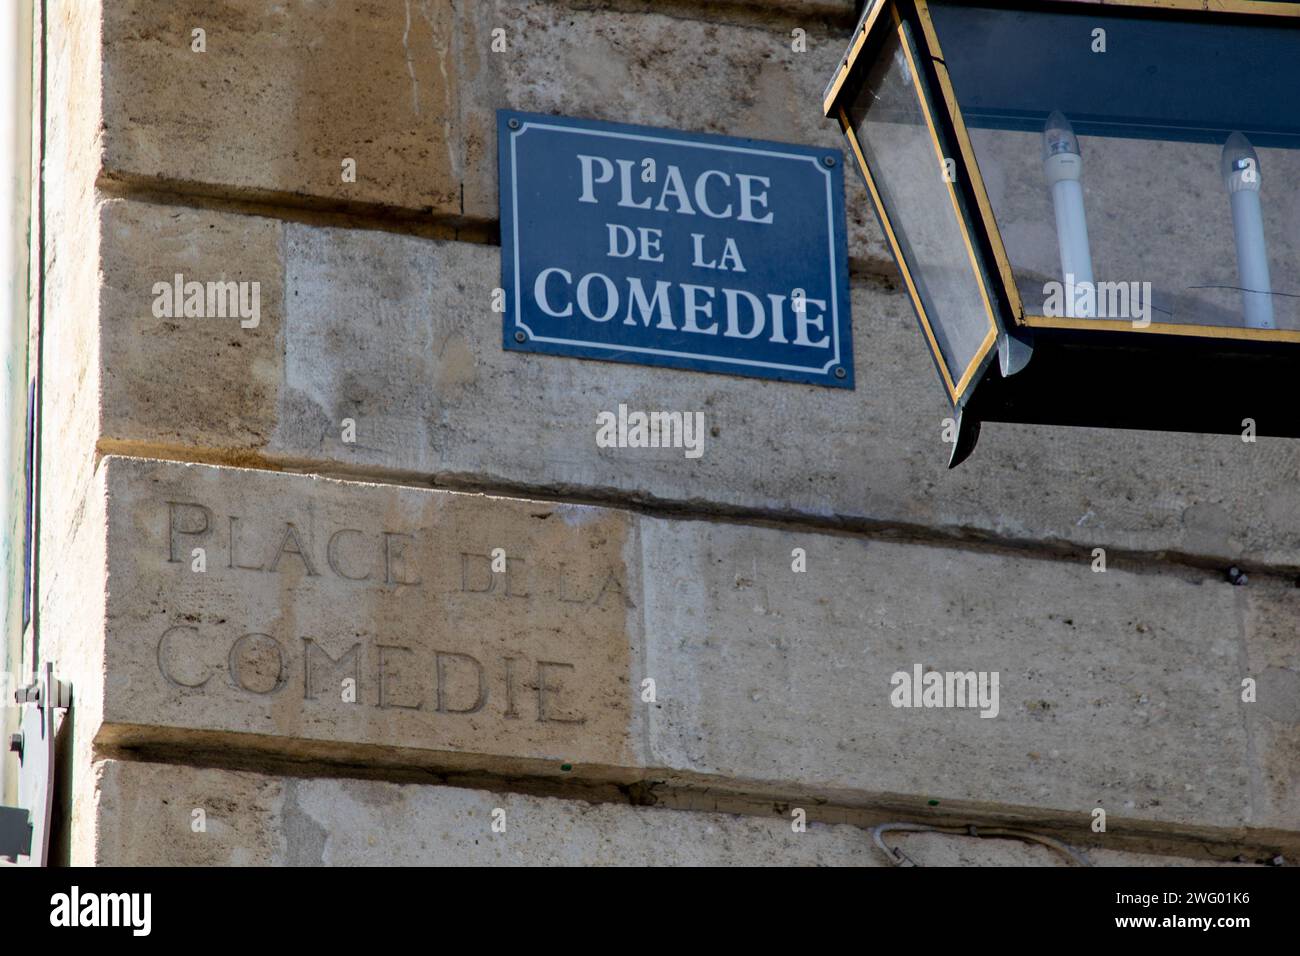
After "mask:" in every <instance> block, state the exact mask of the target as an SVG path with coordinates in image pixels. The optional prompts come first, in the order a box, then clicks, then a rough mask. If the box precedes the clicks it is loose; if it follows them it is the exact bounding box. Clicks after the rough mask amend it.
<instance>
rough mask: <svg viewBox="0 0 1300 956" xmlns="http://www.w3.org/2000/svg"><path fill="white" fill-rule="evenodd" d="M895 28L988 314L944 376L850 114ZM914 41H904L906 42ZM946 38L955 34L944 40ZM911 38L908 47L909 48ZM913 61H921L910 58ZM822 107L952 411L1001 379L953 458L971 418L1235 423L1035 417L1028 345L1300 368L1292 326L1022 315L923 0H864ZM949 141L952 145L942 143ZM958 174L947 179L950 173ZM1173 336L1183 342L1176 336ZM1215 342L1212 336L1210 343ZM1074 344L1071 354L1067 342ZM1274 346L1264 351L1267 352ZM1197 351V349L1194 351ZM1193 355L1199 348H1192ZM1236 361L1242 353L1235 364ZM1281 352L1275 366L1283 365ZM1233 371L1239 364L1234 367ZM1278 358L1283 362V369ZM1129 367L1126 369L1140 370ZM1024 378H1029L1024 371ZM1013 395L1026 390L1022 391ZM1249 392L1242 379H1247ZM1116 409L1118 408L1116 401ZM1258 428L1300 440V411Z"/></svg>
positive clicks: (1229, 8) (1252, 5)
mask: <svg viewBox="0 0 1300 956" xmlns="http://www.w3.org/2000/svg"><path fill="white" fill-rule="evenodd" d="M975 5H979V6H989V7H995V8H1005V9H1009V10H1014V9H1029V10H1030V11H1031V13H1032V11H1033V10H1040V9H1041V10H1043V11H1044V12H1058V13H1059V12H1082V11H1083V10H1086V9H1088V8H1094V9H1095V10H1096V11H1097V13H1098V14H1105V15H1112V16H1113V15H1115V14H1117V13H1118V12H1119V11H1128V12H1130V13H1132V14H1134V15H1142V14H1143V12H1144V11H1145V12H1146V14H1147V16H1148V17H1149V18H1152V19H1158V18H1159V17H1160V16H1162V15H1169V16H1170V17H1173V18H1179V19H1183V20H1186V19H1189V18H1201V17H1204V18H1206V21H1207V22H1223V21H1224V20H1225V18H1226V19H1236V18H1243V22H1254V23H1266V24H1268V25H1274V24H1279V25H1280V24H1283V23H1290V24H1295V25H1296V26H1297V27H1300V4H1297V3H1280V2H1271V0H1050V2H1045V3H1043V4H1041V5H1040V4H1035V5H1032V6H1030V7H1026V5H1025V4H1023V3H1018V2H1017V0H986V2H983V3H979V4H975ZM891 34H897V35H900V41H899V42H900V44H901V47H902V49H903V51H904V52H905V54H906V60H907V66H908V69H909V71H910V72H911V78H912V81H913V82H912V85H913V87H914V88H915V89H916V91H917V96H918V98H919V101H920V106H921V110H922V112H923V113H924V116H925V120H926V125H927V127H928V131H929V135H930V138H931V140H932V142H933V144H934V149H935V154H936V158H937V162H938V163H940V164H943V163H944V162H945V161H946V160H951V161H953V162H954V163H955V164H956V167H957V175H956V176H955V177H951V178H950V179H949V182H948V189H949V193H950V196H951V198H952V202H953V206H954V208H955V210H956V212H957V219H958V223H959V225H961V227H962V229H963V239H964V241H965V244H966V248H967V250H968V252H969V254H970V260H971V267H972V269H973V271H974V274H975V277H976V279H977V280H978V281H979V282H980V283H981V288H982V290H983V294H984V304H985V306H986V309H987V312H988V316H989V328H988V331H987V334H986V335H985V337H984V340H983V343H982V344H981V346H980V348H979V351H978V353H977V354H976V355H975V357H974V358H973V359H972V360H971V361H970V363H969V364H968V366H967V367H966V368H964V369H962V370H961V372H960V374H957V375H953V374H950V372H949V370H948V369H947V367H946V366H945V363H944V358H943V356H942V355H941V354H940V351H939V347H938V343H937V341H936V336H935V331H934V327H933V325H932V322H931V317H930V316H929V315H928V314H927V312H926V306H925V303H924V302H923V301H922V297H921V295H920V293H919V290H918V283H917V281H916V278H915V277H914V276H913V274H912V268H911V266H910V265H909V263H908V261H907V258H906V257H905V255H904V248H903V245H902V244H901V243H900V241H899V231H898V227H897V225H896V224H895V223H894V222H893V221H892V220H891V217H890V211H889V210H888V209H886V208H885V204H884V203H883V202H882V198H881V190H880V188H879V186H878V183H877V181H876V180H875V178H873V174H872V171H871V169H870V168H868V164H867V161H866V158H865V155H864V152H863V149H862V145H861V144H860V143H859V141H858V138H857V133H856V132H855V129H854V126H853V123H852V121H851V119H850V108H851V104H852V102H853V99H854V97H855V96H856V94H857V92H858V89H859V87H860V85H861V82H862V77H865V75H866V72H867V69H869V68H870V66H871V64H872V63H873V61H874V59H875V54H876V53H877V52H878V51H879V50H880V48H881V46H882V45H883V44H884V43H885V42H886V40H888V39H889V38H890V35H891ZM909 41H910V42H909ZM950 42H951V38H950ZM912 45H914V46H915V55H914V54H913V53H912V50H911V47H912ZM1297 48H1300V30H1298V31H1297ZM918 59H919V62H918ZM823 111H824V113H825V115H826V116H827V117H831V118H834V119H836V120H837V121H838V122H839V123H840V126H841V129H842V130H843V133H844V135H845V137H846V139H847V140H848V143H849V146H850V151H851V152H852V153H853V155H854V158H855V160H856V161H857V163H858V167H859V170H860V172H861V174H862V176H863V178H864V180H865V181H866V185H867V190H868V192H869V194H870V195H871V199H872V202H873V204H874V206H875V209H876V214H877V216H878V218H879V220H880V223H881V226H882V229H883V231H884V233H885V237H886V240H887V241H888V242H889V245H890V248H891V251H892V252H893V255H894V258H895V260H896V261H897V264H898V267H899V269H900V271H901V272H902V275H903V280H904V283H905V285H906V287H907V292H908V295H909V297H910V298H911V301H912V305H913V308H914V310H915V312H916V315H917V319H918V322H919V324H920V326H921V328H922V331H923V333H924V335H925V338H926V339H927V342H928V344H929V347H930V351H931V355H932V357H933V358H934V360H935V364H936V366H937V367H938V370H939V373H940V376H941V378H942V380H943V383H944V386H945V390H946V392H947V395H948V398H949V400H950V401H951V403H952V404H953V406H954V408H955V409H957V410H958V411H959V412H962V411H963V410H964V409H967V408H968V406H969V405H970V404H971V402H972V399H973V398H974V395H975V392H976V389H977V386H980V382H981V379H997V380H998V383H997V384H996V385H993V386H991V387H990V388H989V389H984V388H983V387H982V386H980V391H989V392H991V393H994V394H991V395H989V396H986V397H984V400H983V401H981V402H977V403H975V404H976V405H977V406H979V408H978V411H977V414H976V415H974V416H970V417H973V418H974V421H972V422H966V423H964V424H963V428H964V429H965V430H966V431H968V432H970V431H973V432H974V434H967V435H966V436H964V437H963V438H959V440H958V445H959V446H962V447H960V448H958V449H954V460H953V464H956V463H957V462H958V461H960V459H961V458H962V457H964V456H965V454H968V453H969V451H970V449H971V447H973V444H974V440H975V435H977V434H978V421H979V419H981V418H982V419H985V420H1001V421H1021V422H1028V421H1033V422H1042V423H1053V424H1055V423H1070V424H1085V425H1102V426H1111V427H1136V428H1155V429H1169V430H1180V431H1181V430H1187V431H1208V432H1229V431H1234V430H1236V431H1239V430H1240V425H1239V424H1234V422H1236V421H1237V420H1238V412H1237V411H1232V412H1231V413H1224V414H1222V415H1221V414H1219V413H1218V410H1217V409H1216V410H1214V411H1213V412H1212V413H1210V414H1209V415H1208V416H1207V415H1205V414H1202V413H1203V412H1205V409H1200V410H1193V411H1191V412H1188V413H1187V414H1175V415H1168V416H1166V417H1165V418H1163V419H1162V418H1161V417H1160V416H1159V414H1147V415H1145V416H1144V415H1128V414H1124V413H1122V412H1119V413H1118V414H1116V415H1110V416H1109V417H1108V412H1107V410H1106V409H1101V410H1099V411H1098V412H1097V413H1096V414H1092V415H1090V414H1089V413H1087V412H1085V411H1083V410H1081V409H1077V408H1071V409H1067V411H1066V413H1065V414H1063V415H1061V416H1058V417H1053V416H1051V415H1050V414H1046V413H1043V414H1041V415H1040V414H1038V413H1036V412H1031V411H1029V410H1028V409H1029V405H1030V404H1032V403H1031V402H1030V400H1029V399H1028V398H1027V397H1026V396H1025V395H1024V394H1013V391H1014V390H1012V389H1010V388H1008V387H1007V384H1006V383H1007V379H1009V378H1010V376H1012V375H1015V374H1016V373H1018V372H1019V371H1020V370H1021V369H1023V368H1025V366H1026V363H1028V362H1029V356H1030V355H1031V354H1033V355H1035V356H1036V355H1037V354H1038V352H1039V351H1040V349H1042V348H1043V347H1044V346H1045V347H1046V348H1047V349H1048V350H1051V349H1052V348H1054V347H1056V346H1059V347H1060V348H1059V349H1058V352H1059V353H1060V354H1061V355H1065V356H1068V362H1069V363H1074V364H1073V365H1070V367H1069V369H1068V371H1069V372H1071V373H1074V372H1077V371H1078V368H1077V363H1078V362H1079V361H1080V358H1079V356H1080V355H1081V354H1082V353H1084V352H1089V351H1090V352H1091V357H1092V359H1094V360H1095V358H1096V357H1097V356H1098V355H1099V354H1101V353H1100V351H1099V348H1100V347H1102V346H1100V345H1099V343H1103V342H1104V343H1105V346H1104V347H1111V348H1116V347H1118V348H1120V349H1125V350H1131V349H1134V348H1136V349H1137V350H1138V351H1142V352H1145V354H1146V355H1147V357H1148V358H1154V359H1155V365H1156V366H1158V367H1159V370H1158V371H1157V372H1156V377H1157V378H1160V377H1162V376H1163V377H1171V376H1173V375H1174V372H1175V370H1174V367H1173V364H1171V362H1169V361H1166V356H1164V355H1161V354H1159V350H1160V349H1162V348H1165V349H1166V350H1167V351H1169V352H1174V353H1178V354H1179V355H1180V356H1182V359H1181V360H1182V361H1183V362H1184V364H1185V365H1188V364H1190V366H1194V367H1196V368H1198V369H1206V368H1210V367H1211V365H1210V363H1208V361H1207V359H1208V358H1209V357H1210V354H1209V350H1212V349H1214V348H1221V349H1227V350H1229V351H1230V352H1231V353H1232V361H1230V362H1229V363H1228V364H1229V366H1231V367H1230V369H1229V371H1228V372H1227V373H1226V375H1227V377H1228V378H1229V379H1230V380H1231V382H1232V383H1233V384H1236V383H1237V382H1248V381H1249V380H1250V377H1251V376H1252V375H1256V374H1258V371H1259V369H1261V368H1263V369H1265V370H1266V372H1267V374H1266V375H1265V378H1266V379H1267V378H1268V377H1269V375H1274V374H1276V373H1281V372H1283V371H1286V369H1290V370H1291V371H1292V372H1293V373H1295V374H1297V375H1300V349H1296V348H1294V345H1296V344H1300V330H1295V329H1256V328H1245V327H1239V326H1217V325H1205V324H1191V323H1188V324H1183V323H1173V322H1151V323H1150V324H1148V325H1145V326H1140V325H1135V324H1128V325H1121V324H1118V323H1116V322H1114V321H1113V320H1107V319H1095V318H1071V317H1053V316H1047V315H1039V314H1034V313H1031V312H1029V311H1028V310H1027V309H1026V307H1025V304H1024V301H1023V299H1022V297H1021V295H1020V292H1019V290H1018V288H1017V286H1016V281H1015V277H1014V275H1013V272H1012V266H1011V262H1010V258H1009V256H1008V255H1007V251H1006V248H1005V246H1004V243H1003V239H1002V234H1001V231H1000V229H999V227H998V222H997V218H996V216H995V214H994V212H993V207H992V204H991V202H990V200H989V196H988V192H987V189H986V187H985V182H984V177H983V176H982V175H981V172H980V168H979V164H978V162H977V160H976V158H975V150H974V147H973V145H972V143H971V139H970V136H969V134H968V132H967V128H966V123H965V120H964V118H963V116H962V110H961V108H960V106H959V105H958V100H957V96H956V93H955V90H954V85H953V82H952V79H951V77H950V75H949V71H948V66H947V63H946V60H945V58H944V54H943V50H942V48H941V46H940V44H939V37H938V33H937V31H936V29H935V26H934V22H933V19H932V17H931V11H930V2H929V0H868V4H867V6H866V8H865V10H864V11H863V13H862V16H861V18H860V20H859V22H858V25H857V27H856V29H855V31H854V34H853V38H852V40H851V41H850V44H849V48H848V52H847V53H846V55H845V56H844V58H843V59H842V61H841V63H840V64H839V67H838V68H837V70H836V72H835V75H834V76H833V77H832V79H831V82H830V84H829V85H828V87H827V88H826V92H825V94H824V97H823ZM945 146H947V147H948V149H945ZM953 180H955V181H953ZM1178 340H1181V342H1182V343H1185V345H1183V344H1174V345H1172V347H1171V345H1170V343H1176V342H1178ZM1213 343H1218V345H1217V346H1216V345H1214V344H1213ZM1274 343H1278V344H1279V345H1280V344H1288V343H1289V345H1288V347H1287V348H1286V350H1285V353H1286V354H1285V358H1284V359H1282V360H1279V354H1280V353H1278V351H1277V350H1278V345H1274ZM1072 346H1078V348H1075V349H1074V351H1072V352H1071V351H1070V347H1072ZM995 348H996V354H997V355H998V357H999V359H1000V363H999V364H1000V375H987V376H986V375H985V374H984V373H985V371H986V370H987V369H988V367H989V364H990V362H991V359H992V357H993V354H994V353H995ZM1268 349H1272V352H1271V353H1266V350H1268ZM1198 350H1199V351H1198ZM1193 353H1195V354H1193ZM1236 359H1241V360H1242V361H1240V362H1237V363H1236V364H1233V362H1234V361H1235V360H1236ZM1279 361H1281V364H1279ZM1238 365H1239V366H1240V369H1239V370H1237V366H1238ZM1282 365H1286V369H1283V367H1282ZM1137 367H1138V366H1136V365H1131V366H1129V368H1137ZM1026 377H1032V376H1026ZM1261 388H1264V389H1265V391H1262V392H1259V394H1260V395H1267V396H1268V397H1271V396H1272V395H1274V394H1275V393H1276V392H1277V390H1276V389H1275V388H1274V387H1273V385H1272V384H1271V379H1270V380H1269V382H1268V383H1266V384H1265V385H1264V386H1261ZM1038 390H1039V391H1040V392H1043V393H1050V392H1051V389H1050V386H1048V385H1046V384H1045V383H1042V384H1041V387H1040V388H1039V389H1038ZM1020 391H1021V392H1023V391H1024V389H1023V388H1022V389H1021V390H1020ZM1247 391H1249V386H1247ZM1115 411H1117V412H1118V409H1115ZM1259 433H1260V434H1275V435H1286V436H1288V437H1300V420H1297V421H1296V422H1287V423H1281V422H1278V421H1273V422H1271V424H1270V425H1263V424H1261V427H1260V432H1259Z"/></svg>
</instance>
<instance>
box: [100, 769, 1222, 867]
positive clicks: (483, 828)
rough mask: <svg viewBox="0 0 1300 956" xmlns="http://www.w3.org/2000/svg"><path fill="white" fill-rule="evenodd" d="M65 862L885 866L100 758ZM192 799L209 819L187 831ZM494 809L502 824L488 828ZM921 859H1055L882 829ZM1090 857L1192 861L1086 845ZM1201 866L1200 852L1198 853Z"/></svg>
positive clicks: (452, 793)
mask: <svg viewBox="0 0 1300 956" xmlns="http://www.w3.org/2000/svg"><path fill="white" fill-rule="evenodd" d="M96 772H97V794H98V814H99V815H98V819H97V821H96V822H97V827H96V830H95V835H96V837H97V839H96V841H95V842H94V843H93V844H92V843H91V841H89V840H87V841H86V843H85V845H83V846H81V847H79V848H78V850H79V856H78V857H77V858H75V859H74V862H76V863H84V864H89V863H96V864H99V865H105V866H148V865H160V864H165V865H172V866H177V865H187V866H194V865H241V866H246V865H263V866H266V865H299V866H320V865H325V866H420V865H424V866H428V865H433V866H500V865H509V866H557V865H558V866H629V865H630V866H670V865H671V866H722V865H739V866H808V865H817V866H890V865H891V864H890V863H889V861H888V860H886V859H885V856H884V854H883V853H882V852H881V851H880V850H879V849H878V848H877V847H876V846H875V845H874V844H873V843H872V841H871V838H870V836H869V834H868V833H867V832H866V831H865V830H863V829H860V828H858V827H854V826H848V825H844V824H840V825H833V824H822V823H816V822H813V823H810V824H809V825H808V828H807V830H806V831H805V832H802V833H795V832H793V830H792V829H791V826H790V824H789V822H788V821H787V820H786V819H784V818H783V817H779V816H770V817H751V816H736V815H733V814H726V813H701V812H695V811H684V810H660V809H649V808H634V807H629V806H623V805H618V804H591V803H585V802H580V801H576V800H564V799H557V798H551V797H533V796H527V795H523V794H512V793H493V792H490V791H487V790H467V789H458V788H452V787H436V786H416V785H410V784H406V785H403V784H392V783H383V782H377V781H369V780H338V779H310V778H293V777H273V776H264V775H261V774H255V773H246V772H238V771H227V770H211V769H196V768H192V767H184V766H175V765H165V764H148V763H135V762H132V761H118V760H105V761H101V762H99V763H98V764H96ZM196 809H198V810H203V811H204V813H203V819H204V825H205V827H206V830H204V831H202V832H196V830H195V829H194V820H195V817H194V811H195V810H196ZM494 811H503V812H504V817H501V816H500V815H499V814H498V816H497V819H504V822H505V831H504V832H494V831H493V830H492V824H493V819H494V817H493V813H494ZM887 839H888V841H889V843H890V845H893V846H898V847H900V848H902V849H903V851H904V852H905V853H907V854H908V855H909V856H910V857H912V858H913V859H915V860H916V861H918V862H920V863H922V864H923V865H926V866H1064V865H1069V864H1068V861H1067V860H1066V858H1065V857H1064V856H1062V855H1060V854H1058V853H1055V852H1053V851H1051V850H1048V849H1046V848H1045V847H1042V846H1038V845H1035V844H1026V843H1021V842H1019V841H1016V840H998V839H975V838H970V837H961V836H949V835H946V834H936V833H914V834H906V833H903V834H899V833H891V834H889V835H888V837H887ZM1088 855H1089V857H1090V858H1091V859H1092V861H1093V862H1094V864H1096V865H1099V866H1152V865H1159V866H1180V865H1191V864H1192V863H1195V862H1196V861H1193V860H1188V859H1185V858H1181V857H1165V856H1148V855H1144V854H1137V853H1125V852H1120V851H1115V850H1107V849H1091V850H1089V851H1088ZM1200 865H1203V864H1200Z"/></svg>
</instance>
